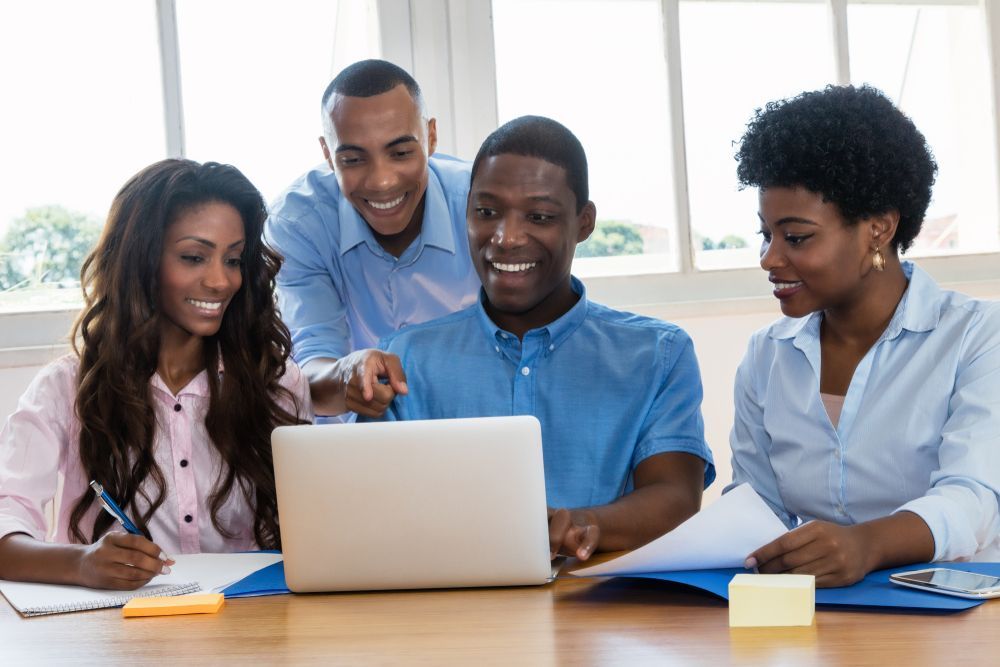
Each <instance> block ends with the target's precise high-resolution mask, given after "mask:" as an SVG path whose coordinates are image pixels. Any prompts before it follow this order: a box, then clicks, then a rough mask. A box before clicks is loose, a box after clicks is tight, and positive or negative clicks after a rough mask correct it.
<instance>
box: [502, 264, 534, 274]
mask: <svg viewBox="0 0 1000 667" xmlns="http://www.w3.org/2000/svg"><path fill="white" fill-rule="evenodd" d="M490 263H491V264H492V265H493V268H494V269H496V270H497V271H507V272H509V273H516V272H518V271H527V270H528V269H533V268H535V265H536V264H537V263H538V262H531V263H529V264H500V263H499V262H490Z"/></svg>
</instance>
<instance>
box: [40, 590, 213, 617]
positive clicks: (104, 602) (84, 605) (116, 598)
mask: <svg viewBox="0 0 1000 667" xmlns="http://www.w3.org/2000/svg"><path fill="white" fill-rule="evenodd" d="M200 590H201V586H200V585H199V584H198V583H197V582H192V583H190V584H174V585H171V586H164V587H162V588H158V589H154V590H148V591H142V592H140V593H123V594H122V595H113V596H110V597H106V598H101V599H100V600H90V601H88V602H81V603H78V604H64V605H53V606H47V607H26V608H24V609H22V610H21V614H22V615H24V616H45V615H47V614H62V613H64V612H68V611H86V610H88V609H108V608H111V607H122V606H124V605H125V603H126V602H128V601H129V600H131V599H133V598H149V597H155V596H159V595H186V594H188V593H197V592H198V591H200Z"/></svg>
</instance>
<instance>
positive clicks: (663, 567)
mask: <svg viewBox="0 0 1000 667" xmlns="http://www.w3.org/2000/svg"><path fill="white" fill-rule="evenodd" d="M786 532H787V529H786V528H785V524H783V523H781V521H780V520H779V519H778V517H777V516H775V514H774V512H772V511H771V508H770V507H768V506H767V503H765V502H764V501H763V499H761V497H760V496H758V495H757V492H756V491H754V490H753V488H752V487H751V486H750V485H749V484H740V485H739V486H738V487H736V488H735V489H733V490H732V491H730V492H729V493H727V494H725V495H723V496H722V497H721V498H719V499H718V500H716V501H715V502H714V503H712V504H711V505H709V506H708V507H706V508H705V509H703V510H702V511H700V512H698V513H697V514H695V515H694V516H693V517H691V518H690V519H688V520H687V521H685V522H684V523H682V524H681V525H679V526H677V527H676V528H674V529H673V530H672V531H670V532H669V533H667V534H666V535H664V536H663V537H660V538H658V539H656V540H654V541H652V542H650V543H649V544H647V545H645V546H643V547H639V548H638V549H636V550H634V551H630V552H629V553H627V554H625V555H623V556H619V557H618V558H615V559H614V560H610V561H608V562H606V563H601V564H600V565H594V566H593V567H588V568H584V569H582V570H576V571H575V572H573V574H576V575H579V576H596V575H606V576H615V575H619V574H640V573H643V572H670V571H672V570H709V569H714V568H723V567H743V562H744V561H745V560H746V557H747V556H749V555H750V554H751V553H753V552H754V551H755V550H757V549H758V548H760V547H762V546H764V545H765V544H767V543H768V542H771V541H773V540H776V539H777V538H779V537H781V536H782V535H784V534H785V533H786Z"/></svg>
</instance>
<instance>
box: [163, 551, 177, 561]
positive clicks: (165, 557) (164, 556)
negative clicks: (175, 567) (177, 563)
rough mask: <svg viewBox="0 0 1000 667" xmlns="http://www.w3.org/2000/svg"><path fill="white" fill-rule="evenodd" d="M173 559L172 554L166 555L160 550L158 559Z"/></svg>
mask: <svg viewBox="0 0 1000 667" xmlns="http://www.w3.org/2000/svg"><path fill="white" fill-rule="evenodd" d="M173 559H174V557H173V556H168V555H167V554H165V553H163V552H162V551H161V552H160V560H171V561H172V560H173Z"/></svg>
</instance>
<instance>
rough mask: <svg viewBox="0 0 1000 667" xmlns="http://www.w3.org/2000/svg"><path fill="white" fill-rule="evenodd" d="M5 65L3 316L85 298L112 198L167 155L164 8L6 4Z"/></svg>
mask: <svg viewBox="0 0 1000 667" xmlns="http://www.w3.org/2000/svg"><path fill="white" fill-rule="evenodd" d="M121 26H128V29H126V30H123V29H121ZM0 62H3V63H5V65H4V67H3V68H0V89H2V90H3V91H4V104H3V122H2V123H0V146H3V153H4V154H3V159H2V160H0V183H2V184H3V185H2V192H3V196H2V197H0V312H3V311H24V310H38V309H52V308H53V307H59V306H69V305H72V304H75V303H79V299H80V292H79V289H78V288H77V279H78V277H79V267H80V263H81V262H82V259H83V256H85V255H86V253H87V252H88V251H89V250H90V247H91V245H92V244H93V243H94V241H95V240H96V237H97V234H98V233H99V230H100V228H101V226H102V225H103V223H104V219H105V217H106V216H107V211H108V206H109V204H110V203H111V200H112V198H113V197H114V195H115V193H116V192H117V191H118V189H119V188H120V187H121V185H122V184H123V183H124V182H125V180H126V179H128V177H129V176H131V175H132V174H134V173H135V172H136V171H138V170H139V169H140V168H142V167H143V166H145V165H147V164H149V163H150V162H154V161H155V160H159V159H161V158H163V157H165V149H164V124H163V100H162V93H161V89H162V87H161V84H160V66H159V54H158V49H157V44H156V6H155V4H154V3H153V2H134V1H133V0H97V1H94V2H86V3H81V2H74V1H73V0H39V1H38V2H18V3H3V4H0Z"/></svg>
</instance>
